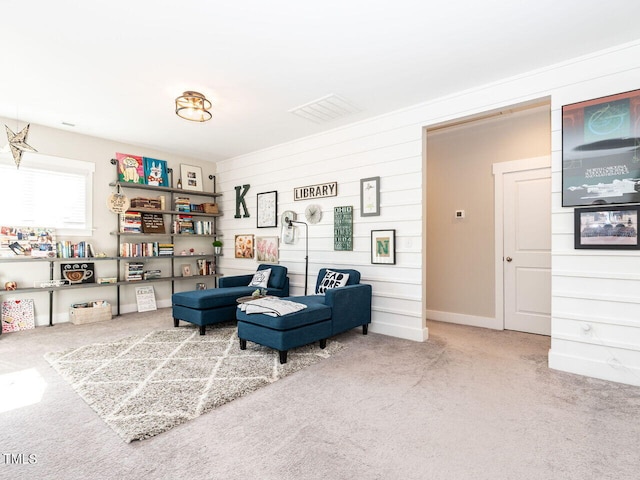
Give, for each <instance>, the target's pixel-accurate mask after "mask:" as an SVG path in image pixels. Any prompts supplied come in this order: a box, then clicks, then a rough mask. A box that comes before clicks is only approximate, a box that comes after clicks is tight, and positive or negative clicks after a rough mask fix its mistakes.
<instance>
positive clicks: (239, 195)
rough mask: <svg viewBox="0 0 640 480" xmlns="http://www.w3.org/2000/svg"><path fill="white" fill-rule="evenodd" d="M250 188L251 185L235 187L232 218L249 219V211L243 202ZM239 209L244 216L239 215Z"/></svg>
mask: <svg viewBox="0 0 640 480" xmlns="http://www.w3.org/2000/svg"><path fill="white" fill-rule="evenodd" d="M250 188H251V185H242V186H240V185H238V186H237V187H235V189H236V214H235V215H234V216H233V218H242V217H244V218H249V217H250V215H249V210H248V209H247V204H246V203H245V202H244V197H245V195H246V194H247V192H248V191H249V189H250ZM240 207H242V210H243V211H244V215H240Z"/></svg>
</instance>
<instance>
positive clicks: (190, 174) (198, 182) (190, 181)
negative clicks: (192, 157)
mask: <svg viewBox="0 0 640 480" xmlns="http://www.w3.org/2000/svg"><path fill="white" fill-rule="evenodd" d="M180 180H182V189H183V190H191V191H194V192H203V191H204V188H203V186H202V168H200V167H195V166H193V165H185V164H184V163H181V164H180Z"/></svg>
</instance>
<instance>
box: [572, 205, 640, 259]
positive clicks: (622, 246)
mask: <svg viewBox="0 0 640 480" xmlns="http://www.w3.org/2000/svg"><path fill="white" fill-rule="evenodd" d="M639 214H640V206H638V205H629V206H605V207H588V208H576V209H575V210H574V242H575V245H574V246H575V248H596V249H607V250H637V249H638V248H640V245H639V244H638V216H639Z"/></svg>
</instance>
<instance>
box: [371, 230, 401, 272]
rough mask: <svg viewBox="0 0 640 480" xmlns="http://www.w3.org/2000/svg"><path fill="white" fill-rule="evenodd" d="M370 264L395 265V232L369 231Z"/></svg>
mask: <svg viewBox="0 0 640 480" xmlns="http://www.w3.org/2000/svg"><path fill="white" fill-rule="evenodd" d="M371 263H375V264H382V265H395V264H396V231H395V230H371Z"/></svg>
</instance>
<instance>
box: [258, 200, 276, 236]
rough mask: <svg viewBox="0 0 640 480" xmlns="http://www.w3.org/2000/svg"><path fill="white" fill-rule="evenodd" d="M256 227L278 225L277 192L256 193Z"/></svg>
mask: <svg viewBox="0 0 640 480" xmlns="http://www.w3.org/2000/svg"><path fill="white" fill-rule="evenodd" d="M257 217H258V224H257V227H258V228H269V227H277V226H278V192H275V191H274V192H264V193H259V194H258V215H257Z"/></svg>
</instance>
